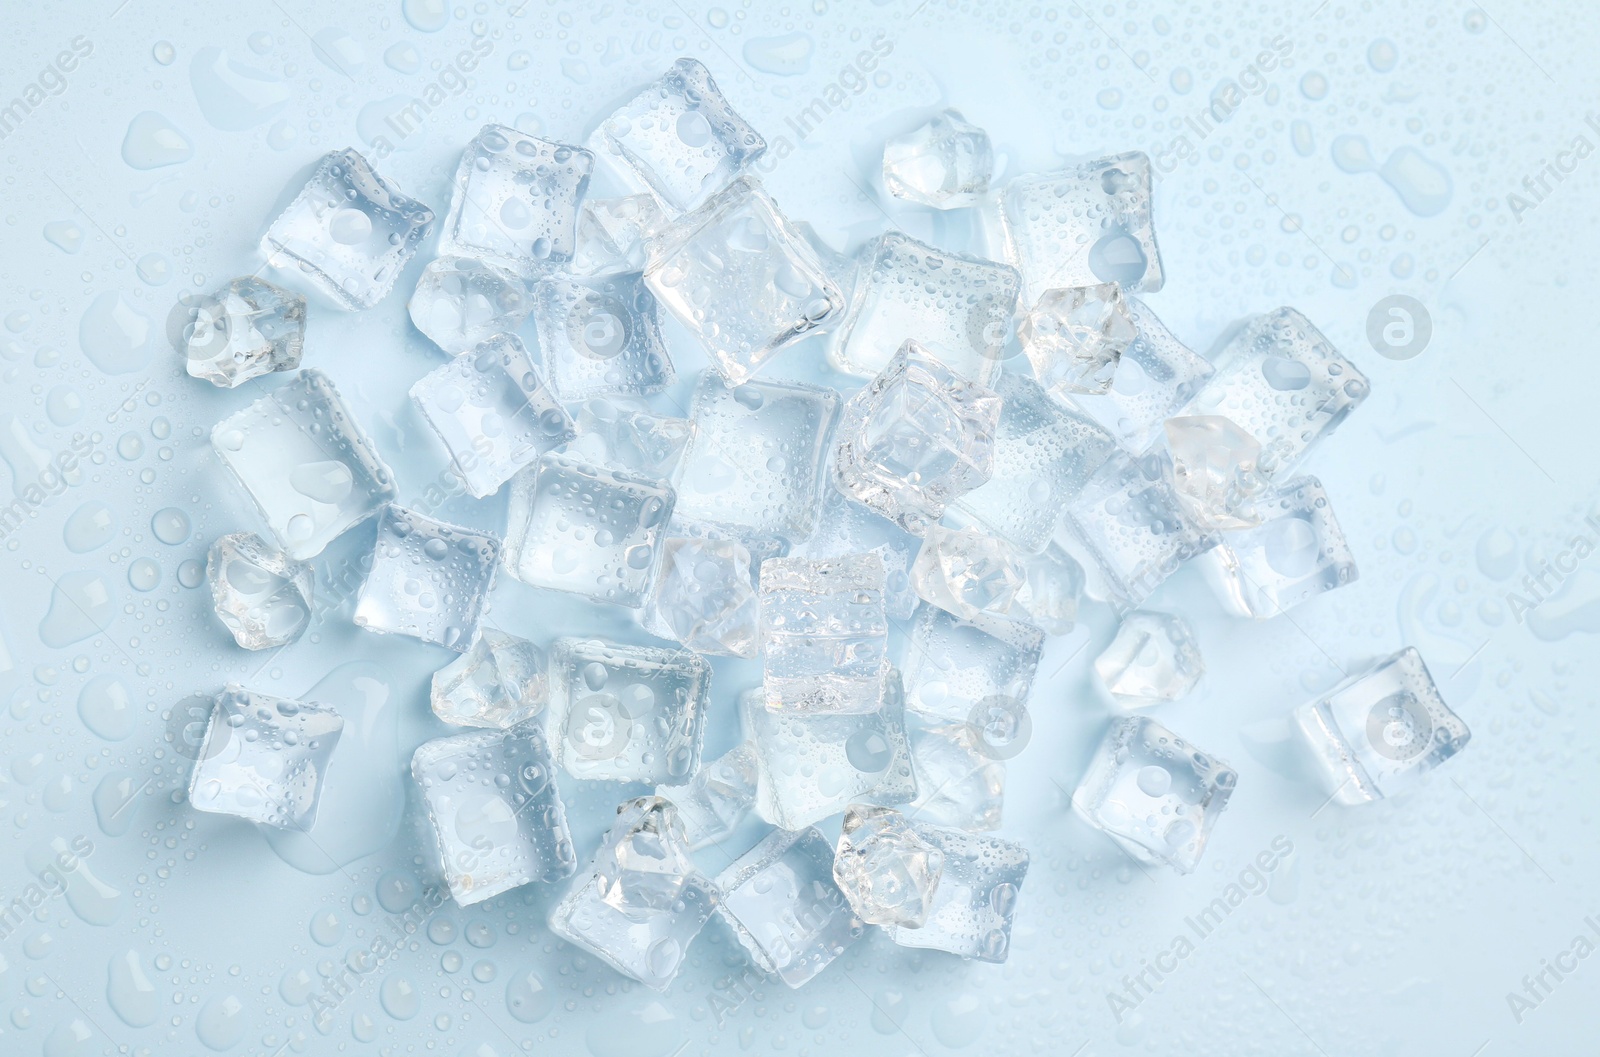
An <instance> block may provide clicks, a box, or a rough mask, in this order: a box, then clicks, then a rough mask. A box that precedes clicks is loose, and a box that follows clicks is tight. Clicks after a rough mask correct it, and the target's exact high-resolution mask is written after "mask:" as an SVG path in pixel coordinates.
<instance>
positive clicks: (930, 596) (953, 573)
mask: <svg viewBox="0 0 1600 1057" xmlns="http://www.w3.org/2000/svg"><path fill="white" fill-rule="evenodd" d="M1026 584H1027V574H1026V572H1025V571H1024V569H1023V566H1022V563H1021V561H1020V560H1019V556H1018V555H1017V553H1016V551H1015V550H1014V549H1013V548H1012V546H1011V545H1010V544H1009V543H1007V542H1005V541H1004V540H1001V539H996V538H995V537H993V536H990V535H987V534H986V533H983V532H980V531H979V530H977V529H971V528H967V529H952V528H945V527H944V526H943V525H937V524H936V525H929V526H928V531H927V535H926V537H925V538H924V539H923V541H922V549H921V550H920V551H918V552H917V560H916V562H915V563H913V565H912V566H911V587H912V589H913V590H915V591H916V592H917V596H918V597H919V598H921V599H922V600H923V601H925V602H931V603H932V604H934V605H936V606H938V607H939V608H940V609H943V610H945V611H946V612H949V613H954V614H955V615H956V616H958V617H966V618H967V619H969V620H970V619H971V618H973V617H976V616H978V615H979V614H982V613H988V614H990V615H992V616H1003V615H1005V614H1006V613H1008V612H1010V611H1011V609H1012V607H1013V606H1014V605H1016V602H1017V598H1018V595H1019V593H1020V592H1021V591H1022V589H1023V587H1024V586H1026Z"/></svg>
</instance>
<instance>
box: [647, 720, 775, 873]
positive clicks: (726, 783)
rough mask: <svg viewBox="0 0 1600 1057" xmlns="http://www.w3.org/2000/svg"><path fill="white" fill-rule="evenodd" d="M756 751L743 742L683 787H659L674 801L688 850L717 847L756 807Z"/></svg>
mask: <svg viewBox="0 0 1600 1057" xmlns="http://www.w3.org/2000/svg"><path fill="white" fill-rule="evenodd" d="M757 780H758V779H757V762H756V751H755V748H754V747H753V746H752V745H751V744H750V743H749V742H741V743H739V744H738V745H736V746H734V747H733V748H732V749H729V750H728V751H727V752H725V753H723V754H722V755H721V756H719V757H718V758H717V759H715V760H712V761H711V762H710V763H707V764H705V765H704V766H702V767H701V768H700V769H699V770H698V771H696V772H695V775H694V777H693V778H691V779H690V780H689V781H688V782H685V783H683V784H681V785H658V786H656V795H657V796H659V797H664V798H665V799H667V800H670V801H672V803H673V805H674V806H675V807H676V808H677V809H678V818H679V820H680V821H682V823H683V830H684V835H685V837H686V839H687V840H688V842H689V847H690V848H692V849H695V850H698V849H700V848H704V847H707V846H709V845H712V844H715V843H717V842H718V841H720V840H722V839H723V838H725V837H727V836H728V835H729V834H731V833H732V832H733V831H734V829H735V827H737V826H738V825H739V823H740V822H742V821H744V819H745V818H746V817H747V816H748V815H749V814H750V812H751V811H752V810H753V809H754V808H755V805H756V783H757Z"/></svg>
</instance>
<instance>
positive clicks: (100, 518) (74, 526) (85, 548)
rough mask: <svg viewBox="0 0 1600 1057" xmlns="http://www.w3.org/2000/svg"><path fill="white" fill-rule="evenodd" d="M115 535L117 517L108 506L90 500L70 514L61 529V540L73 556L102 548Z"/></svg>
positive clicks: (96, 500) (98, 501) (95, 500)
mask: <svg viewBox="0 0 1600 1057" xmlns="http://www.w3.org/2000/svg"><path fill="white" fill-rule="evenodd" d="M116 534H117V515H116V514H115V513H114V512H112V509H111V507H110V506H109V505H107V504H105V503H102V502H101V501H100V500H98V499H91V500H89V501H88V502H87V503H84V504H83V505H82V506H80V507H79V508H78V509H76V510H74V511H73V512H72V513H71V514H69V515H67V521H66V524H65V525H64V526H62V529H61V538H62V540H63V541H65V543H66V545H67V549H68V550H69V551H72V552H73V553H74V554H88V553H89V552H90V551H92V550H96V549H98V548H100V547H104V546H105V545H106V544H107V543H109V542H111V537H113V536H115V535H116Z"/></svg>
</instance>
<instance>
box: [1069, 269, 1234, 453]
mask: <svg viewBox="0 0 1600 1057" xmlns="http://www.w3.org/2000/svg"><path fill="white" fill-rule="evenodd" d="M1124 303H1125V304H1126V306H1127V309H1128V315H1129V318H1131V319H1132V320H1133V325H1134V329H1135V330H1136V331H1137V332H1138V336H1137V337H1135V338H1134V339H1133V341H1132V342H1130V343H1129V345H1128V347H1127V348H1126V349H1124V350H1122V356H1121V357H1120V358H1119V359H1118V361H1117V370H1116V373H1115V374H1114V375H1113V376H1112V380H1111V390H1110V391H1109V392H1106V393H1099V394H1091V393H1074V394H1073V396H1072V404H1073V406H1075V407H1077V408H1079V409H1080V410H1082V411H1084V412H1086V413H1087V414H1088V415H1089V417H1091V418H1093V419H1094V420H1095V421H1096V422H1098V423H1100V425H1102V426H1104V427H1105V428H1106V429H1107V430H1108V431H1110V432H1111V433H1112V434H1113V435H1114V436H1115V437H1116V438H1117V442H1118V443H1119V444H1121V445H1122V447H1123V448H1124V449H1125V450H1127V451H1130V452H1133V453H1134V454H1138V453H1140V452H1143V451H1146V450H1148V449H1149V447H1150V446H1151V445H1152V444H1154V443H1155V442H1156V440H1157V439H1158V438H1159V437H1160V436H1161V430H1162V423H1164V422H1165V421H1166V420H1167V419H1168V418H1170V417H1171V416H1173V415H1175V414H1177V413H1178V411H1179V410H1180V409H1181V408H1182V407H1183V406H1184V405H1185V404H1187V403H1188V402H1189V401H1190V399H1191V398H1193V396H1194V394H1195V393H1197V392H1199V391H1200V387H1201V386H1203V385H1204V384H1205V383H1206V380H1207V379H1208V378H1210V377H1211V374H1212V367H1211V364H1210V363H1209V362H1207V360H1206V358H1205V357H1204V356H1201V355H1199V354H1198V353H1196V352H1194V351H1193V350H1192V349H1190V348H1189V347H1188V346H1187V345H1185V344H1183V342H1181V341H1179V340H1178V339H1177V338H1176V337H1174V336H1173V334H1172V332H1171V331H1170V330H1168V329H1167V328H1166V326H1165V325H1164V324H1163V323H1162V322H1161V320H1159V319H1157V318H1156V315H1155V313H1154V312H1152V311H1150V307H1149V306H1148V305H1146V304H1145V303H1144V302H1143V301H1140V300H1139V299H1138V298H1137V297H1128V298H1125V299H1124Z"/></svg>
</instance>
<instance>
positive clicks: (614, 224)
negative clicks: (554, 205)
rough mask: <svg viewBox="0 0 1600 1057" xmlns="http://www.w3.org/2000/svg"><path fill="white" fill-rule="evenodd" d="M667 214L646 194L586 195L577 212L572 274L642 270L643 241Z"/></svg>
mask: <svg viewBox="0 0 1600 1057" xmlns="http://www.w3.org/2000/svg"><path fill="white" fill-rule="evenodd" d="M666 224H667V217H666V214H665V213H663V212H661V207H660V206H659V205H657V204H656V200H655V199H654V198H652V197H651V196H650V195H647V194H639V195H625V196H623V197H621V198H588V199H585V200H584V203H583V208H582V209H581V210H579V212H578V249H577V252H576V253H574V254H573V257H572V264H571V266H570V267H571V270H572V272H573V274H574V275H612V274H615V273H617V272H642V271H644V266H645V263H646V261H647V255H646V252H645V249H646V244H647V243H648V242H649V240H650V239H652V238H654V237H655V236H656V235H658V234H660V232H661V229H662V228H664V227H666Z"/></svg>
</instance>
